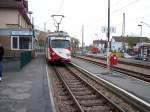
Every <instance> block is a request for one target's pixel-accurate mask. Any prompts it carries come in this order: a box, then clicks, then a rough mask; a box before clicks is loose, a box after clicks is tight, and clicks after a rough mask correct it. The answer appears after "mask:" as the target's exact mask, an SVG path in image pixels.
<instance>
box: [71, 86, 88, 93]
mask: <svg viewBox="0 0 150 112" xmlns="http://www.w3.org/2000/svg"><path fill="white" fill-rule="evenodd" d="M71 90H72V91H73V92H81V91H88V89H87V88H84V87H83V88H78V89H77V88H76V87H74V88H71Z"/></svg>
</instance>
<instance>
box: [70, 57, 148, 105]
mask: <svg viewBox="0 0 150 112" xmlns="http://www.w3.org/2000/svg"><path fill="white" fill-rule="evenodd" d="M72 62H73V63H75V64H77V65H78V66H80V67H82V68H84V69H86V70H87V71H89V72H90V73H92V74H94V75H96V76H98V77H101V78H103V79H105V80H107V81H109V82H111V83H113V84H114V85H117V86H118V87H120V88H122V89H124V90H126V91H128V92H129V93H131V94H133V95H135V96H137V97H139V98H140V99H143V100H144V101H146V102H148V103H149V104H150V83H147V82H144V81H141V80H138V79H135V78H133V77H129V76H127V75H124V74H121V73H118V72H111V73H109V72H108V70H106V68H101V67H99V66H96V65H94V64H92V63H89V62H85V61H82V60H78V59H72Z"/></svg>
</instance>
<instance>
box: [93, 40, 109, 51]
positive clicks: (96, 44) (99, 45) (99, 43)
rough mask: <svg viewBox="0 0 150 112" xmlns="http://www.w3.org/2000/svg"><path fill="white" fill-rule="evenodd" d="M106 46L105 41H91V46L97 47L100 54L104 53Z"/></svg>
mask: <svg viewBox="0 0 150 112" xmlns="http://www.w3.org/2000/svg"><path fill="white" fill-rule="evenodd" d="M106 45H107V41H106V40H93V46H94V47H97V48H98V49H99V51H100V52H104V51H106Z"/></svg>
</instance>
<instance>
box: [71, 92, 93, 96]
mask: <svg viewBox="0 0 150 112" xmlns="http://www.w3.org/2000/svg"><path fill="white" fill-rule="evenodd" d="M73 94H74V95H75V96H84V95H92V92H91V91H79V92H74V91H73Z"/></svg>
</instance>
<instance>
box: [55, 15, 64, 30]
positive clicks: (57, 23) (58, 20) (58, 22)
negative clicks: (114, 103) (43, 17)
mask: <svg viewBox="0 0 150 112" xmlns="http://www.w3.org/2000/svg"><path fill="white" fill-rule="evenodd" d="M52 17H53V19H54V25H55V27H56V31H59V26H60V24H61V21H62V18H64V15H52Z"/></svg>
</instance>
